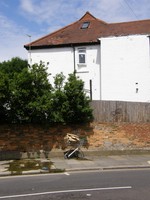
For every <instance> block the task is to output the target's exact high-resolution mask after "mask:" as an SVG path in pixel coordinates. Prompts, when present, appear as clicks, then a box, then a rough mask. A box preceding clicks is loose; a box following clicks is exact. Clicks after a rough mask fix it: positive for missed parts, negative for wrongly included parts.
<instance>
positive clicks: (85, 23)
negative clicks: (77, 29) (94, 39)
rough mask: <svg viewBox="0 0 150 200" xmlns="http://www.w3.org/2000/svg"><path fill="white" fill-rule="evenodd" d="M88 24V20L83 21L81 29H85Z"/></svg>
mask: <svg viewBox="0 0 150 200" xmlns="http://www.w3.org/2000/svg"><path fill="white" fill-rule="evenodd" d="M89 25H90V22H83V24H82V26H81V28H82V29H86V28H88V27H89Z"/></svg>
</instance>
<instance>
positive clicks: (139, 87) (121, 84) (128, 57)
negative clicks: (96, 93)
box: [100, 35, 150, 102]
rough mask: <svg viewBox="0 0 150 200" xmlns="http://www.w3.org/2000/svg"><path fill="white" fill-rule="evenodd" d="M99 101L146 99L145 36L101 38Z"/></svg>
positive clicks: (149, 81) (149, 91)
mask: <svg viewBox="0 0 150 200" xmlns="http://www.w3.org/2000/svg"><path fill="white" fill-rule="evenodd" d="M100 40H101V78H102V79H101V82H102V85H101V88H102V90H101V93H102V99H103V100H121V101H135V102H150V52H149V49H150V46H149V45H150V43H149V38H148V37H147V36H144V35H143V36H142V35H139V36H138V35H135V36H122V37H110V38H101V39H100Z"/></svg>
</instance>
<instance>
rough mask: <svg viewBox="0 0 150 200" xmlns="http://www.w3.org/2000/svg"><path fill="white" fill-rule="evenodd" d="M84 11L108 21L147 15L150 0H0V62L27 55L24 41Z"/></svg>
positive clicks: (59, 26)
mask: <svg viewBox="0 0 150 200" xmlns="http://www.w3.org/2000/svg"><path fill="white" fill-rule="evenodd" d="M87 11H89V12H90V13H91V14H92V15H94V16H95V17H96V18H99V19H101V20H103V21H106V22H107V23H117V22H125V21H136V20H144V19H150V0H0V62H3V61H7V60H10V59H11V58H13V57H20V58H22V59H27V51H26V50H25V48H24V45H25V44H27V43H29V42H30V41H34V40H36V39H38V38H40V37H43V36H44V35H47V34H49V33H52V32H53V31H56V30H58V29H60V28H62V27H64V26H66V25H69V24H71V23H73V22H75V21H77V20H79V19H80V18H81V17H82V16H83V15H84V14H85V13H86V12H87ZM30 36H31V37H30Z"/></svg>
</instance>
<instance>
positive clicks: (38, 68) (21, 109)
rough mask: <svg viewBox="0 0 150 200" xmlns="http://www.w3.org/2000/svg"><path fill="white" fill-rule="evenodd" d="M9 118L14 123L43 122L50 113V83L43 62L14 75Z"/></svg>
mask: <svg viewBox="0 0 150 200" xmlns="http://www.w3.org/2000/svg"><path fill="white" fill-rule="evenodd" d="M11 86H12V88H11V91H12V93H11V94H12V95H11V106H10V107H11V114H12V116H11V119H14V120H15V121H14V122H15V123H16V122H17V123H23V122H28V123H29V122H30V123H44V122H46V121H47V118H48V116H49V115H50V114H51V113H49V112H48V111H49V110H50V107H51V89H52V87H51V84H50V83H49V82H48V73H47V68H46V67H45V66H44V64H43V63H40V64H39V65H38V64H34V65H32V66H31V67H30V69H29V70H28V69H24V70H22V72H21V73H18V74H16V75H15V77H14V79H13V81H12V83H11Z"/></svg>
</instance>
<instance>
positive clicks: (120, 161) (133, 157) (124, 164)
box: [0, 152, 150, 176]
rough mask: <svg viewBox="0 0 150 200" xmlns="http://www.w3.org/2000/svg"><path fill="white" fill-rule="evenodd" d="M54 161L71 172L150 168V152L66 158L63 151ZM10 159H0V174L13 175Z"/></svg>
mask: <svg viewBox="0 0 150 200" xmlns="http://www.w3.org/2000/svg"><path fill="white" fill-rule="evenodd" d="M50 160H51V161H52V162H53V166H52V168H53V169H55V170H58V171H59V170H60V171H65V172H71V171H83V170H114V169H135V168H136V169H137V168H139V169H140V168H149V169H150V154H149V153H145V154H144V153H142V154H141V153H139V154H138V153H136V154H125V155H122V154H121V155H101V154H99V153H97V152H92V153H89V154H88V153H86V155H85V157H84V159H73V158H71V159H65V158H64V156H63V152H61V153H59V154H57V155H55V154H53V156H52V157H51V158H50ZM8 162H9V161H0V176H6V175H11V172H9V171H7V170H6V168H7V167H8ZM39 173H46V171H44V170H43V171H41V170H31V171H27V172H24V173H22V174H39Z"/></svg>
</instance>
